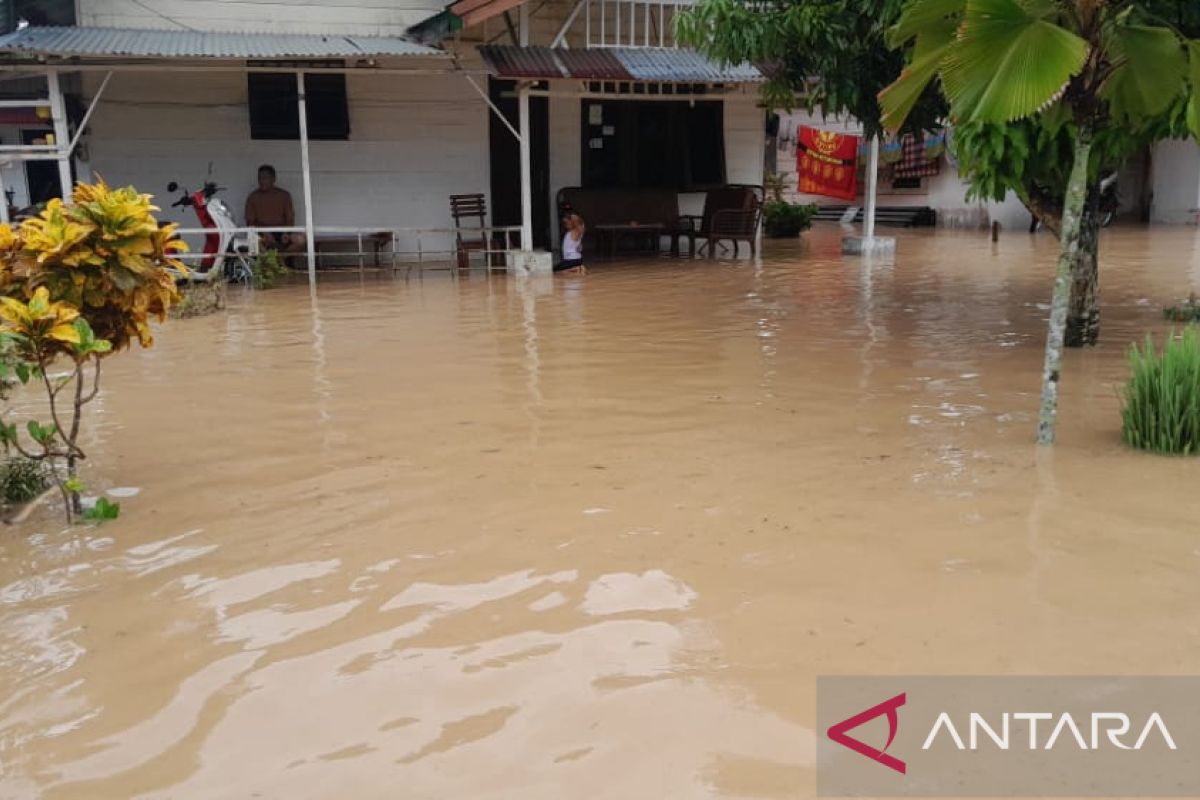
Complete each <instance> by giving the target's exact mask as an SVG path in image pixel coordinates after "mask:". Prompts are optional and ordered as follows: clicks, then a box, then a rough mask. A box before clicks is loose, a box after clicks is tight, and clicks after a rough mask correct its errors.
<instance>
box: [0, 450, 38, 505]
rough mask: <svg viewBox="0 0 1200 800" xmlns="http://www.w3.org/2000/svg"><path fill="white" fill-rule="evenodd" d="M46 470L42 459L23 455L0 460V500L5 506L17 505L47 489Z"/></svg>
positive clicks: (26, 501)
mask: <svg viewBox="0 0 1200 800" xmlns="http://www.w3.org/2000/svg"><path fill="white" fill-rule="evenodd" d="M47 470H48V467H47V466H46V463H45V462H44V461H36V460H34V459H32V458H25V457H24V456H16V457H14V458H8V459H5V460H4V461H3V462H0V502H2V503H3V504H4V505H6V506H19V505H21V504H22V503H28V502H29V501H30V500H32V499H33V498H35V497H37V496H38V495H39V494H41V493H42V492H44V491H46V490H47V489H49V488H50V475H49V473H48V471H47Z"/></svg>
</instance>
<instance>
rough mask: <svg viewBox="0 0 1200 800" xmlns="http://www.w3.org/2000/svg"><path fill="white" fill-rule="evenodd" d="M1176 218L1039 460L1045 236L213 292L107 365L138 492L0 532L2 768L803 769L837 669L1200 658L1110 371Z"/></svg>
mask: <svg viewBox="0 0 1200 800" xmlns="http://www.w3.org/2000/svg"><path fill="white" fill-rule="evenodd" d="M1198 244H1200V242H1198V240H1197V236H1196V234H1195V232H1194V231H1193V230H1182V229H1178V230H1171V229H1156V230H1152V231H1146V230H1124V231H1122V230H1115V231H1113V232H1111V233H1106V234H1105V238H1104V242H1103V248H1104V258H1103V281H1104V285H1103V288H1102V292H1103V297H1104V301H1105V305H1104V322H1103V325H1104V331H1103V344H1102V345H1101V346H1100V347H1099V348H1097V349H1095V350H1093V351H1090V352H1083V353H1072V354H1071V355H1070V356H1069V361H1068V365H1067V367H1066V371H1065V376H1064V388H1063V391H1064V397H1063V420H1062V425H1061V431H1060V443H1059V445H1058V446H1057V447H1056V448H1055V449H1054V451H1053V454H1052V456H1049V457H1047V456H1046V455H1045V454H1043V455H1042V456H1041V457H1039V456H1038V453H1037V452H1036V448H1035V447H1034V446H1033V445H1032V444H1031V441H1032V436H1033V429H1034V415H1035V412H1036V407H1037V390H1038V381H1039V370H1040V365H1041V359H1042V343H1043V334H1044V322H1043V319H1044V317H1045V315H1046V305H1045V304H1046V303H1047V301H1048V296H1049V289H1050V282H1051V280H1050V275H1051V272H1052V269H1053V256H1054V243H1053V241H1052V240H1050V239H1049V238H1048V237H1039V238H1036V239H1031V238H1030V237H1027V236H1024V235H1021V234H1008V235H1005V236H1003V237H1002V238H1001V241H1000V242H999V243H998V244H992V243H991V242H990V241H988V238H987V236H986V235H985V234H975V233H969V234H968V233H951V232H938V233H936V234H932V233H902V234H900V243H899V256H898V258H897V260H896V263H895V264H894V265H890V266H889V265H886V264H882V265H881V264H875V265H871V266H864V264H863V262H861V261H859V260H856V259H843V258H842V257H841V256H840V255H838V234H837V231H836V229H831V228H820V229H818V230H816V231H814V232H812V233H811V234H809V235H808V237H807V240H806V241H805V243H803V244H802V245H799V246H795V245H793V246H787V247H785V246H779V245H776V246H774V247H772V248H770V250H769V251H768V255H767V257H766V258H765V259H764V260H763V261H762V263H761V264H760V265H755V264H753V263H751V262H749V261H746V260H742V261H737V262H733V261H728V262H716V263H712V262H706V261H697V262H695V263H687V264H685V263H680V262H672V261H670V260H667V259H663V260H658V261H652V262H641V263H631V264H622V265H620V266H613V267H600V268H596V269H593V271H592V272H591V274H589V275H587V276H586V277H583V278H563V277H558V278H554V279H545V280H539V281H526V282H520V281H516V280H510V279H506V278H503V277H495V278H492V279H490V280H489V279H485V278H483V277H482V276H479V275H475V276H473V277H471V278H470V279H464V280H461V281H452V280H450V279H449V278H448V277H447V276H446V275H444V274H426V275H425V276H424V277H423V278H418V276H416V275H415V274H414V275H413V276H411V277H410V278H409V280H407V281H406V280H404V279H403V276H400V277H399V278H397V279H396V280H390V279H379V278H376V277H372V276H367V277H366V278H364V279H362V280H360V279H358V278H357V277H354V276H349V277H340V278H336V279H329V280H327V281H325V282H324V283H322V284H321V285H320V287H319V290H318V291H317V292H316V294H315V296H314V295H312V294H310V292H309V290H308V288H307V287H306V286H303V285H298V286H292V287H285V288H282V289H278V290H273V291H270V292H265V293H259V294H239V293H238V292H234V293H233V296H232V297H231V302H230V308H229V310H228V311H227V312H226V313H224V314H219V315H216V316H212V317H207V318H202V319H194V320H187V321H181V322H176V323H171V324H169V325H168V326H167V327H164V328H162V329H161V331H160V335H159V341H158V345H157V346H156V347H155V348H154V349H153V350H150V351H145V352H135V353H132V354H125V355H121V356H120V357H118V358H114V359H113V361H112V362H111V364H110V367H111V368H110V369H109V370H108V371H107V374H106V376H105V388H104V391H103V394H102V396H101V398H100V400H99V401H98V402H97V404H96V405H95V406H94V407H93V409H92V411H93V416H92V418H91V428H90V433H89V437H90V438H89V442H88V445H89V450H90V454H91V464H90V466H89V468H88V475H87V477H88V479H89V481H90V482H91V483H92V485H93V486H95V487H98V488H104V489H109V488H114V489H122V488H127V487H134V488H136V489H138V490H140V491H139V493H138V494H136V496H132V497H126V498H124V499H123V500H122V502H123V504H124V512H123V515H122V517H121V519H120V520H118V521H117V522H114V523H110V524H106V525H104V526H102V527H98V528H88V527H80V528H76V529H73V530H69V531H67V530H63V528H62V525H61V524H60V522H59V520H58V518H57V517H56V516H55V515H54V514H53V513H51V512H50V511H49V510H46V511H41V512H39V513H38V514H36V515H35V516H34V517H33V518H32V519H31V520H29V521H28V522H26V523H25V524H24V525H23V526H21V527H20V528H10V529H6V530H3V531H0V797H3V798H32V797H45V798H88V799H89V800H94V799H96V798H127V797H147V798H150V797H152V798H205V799H206V800H207V799H208V798H244V797H264V798H285V797H286V798H335V797H337V798H343V797H346V798H349V797H353V798H399V797H404V798H564V797H581V798H582V797H588V798H621V799H622V800H627V799H630V798H706V797H730V798H733V797H737V798H784V797H809V796H811V795H812V794H813V792H814V785H815V784H814V775H813V769H812V763H813V759H814V733H813V726H814V724H815V719H814V705H815V698H814V678H815V676H817V675H821V674H841V673H852V674H862V673H881V674H886V673H915V674H929V673H932V674H991V673H1028V674H1073V673H1078V674H1088V673H1093V674H1094V673H1100V674H1120V673H1133V674H1142V673H1178V672H1194V671H1195V669H1196V668H1197V665H1198V664H1200V616H1198V615H1197V613H1196V610H1197V608H1198V607H1200V580H1197V576H1198V574H1200V531H1198V523H1197V517H1198V515H1197V512H1198V511H1200V500H1197V493H1196V491H1197V489H1196V487H1197V480H1198V479H1200V463H1197V462H1194V461H1183V460H1176V459H1163V458H1157V457H1151V456H1144V455H1139V454H1135V453H1131V452H1128V451H1126V450H1125V449H1124V448H1123V447H1122V446H1121V444H1120V443H1119V441H1118V428H1119V418H1118V400H1117V394H1116V387H1117V385H1118V384H1119V383H1120V382H1121V381H1122V380H1123V379H1124V376H1125V372H1126V369H1125V361H1124V350H1125V348H1126V346H1127V345H1128V344H1129V342H1130V341H1132V340H1135V339H1140V338H1141V337H1142V336H1144V334H1145V333H1146V332H1148V331H1153V332H1156V333H1159V332H1162V331H1164V330H1165V325H1164V323H1163V322H1162V320H1161V315H1160V311H1159V308H1160V306H1161V305H1162V304H1164V303H1166V302H1169V301H1171V300H1173V299H1177V298H1179V297H1182V296H1186V294H1187V293H1188V292H1189V291H1191V290H1197V291H1200V247H1198ZM118 494H128V492H120V491H119V492H118Z"/></svg>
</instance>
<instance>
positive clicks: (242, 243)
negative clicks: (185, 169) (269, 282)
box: [167, 181, 258, 283]
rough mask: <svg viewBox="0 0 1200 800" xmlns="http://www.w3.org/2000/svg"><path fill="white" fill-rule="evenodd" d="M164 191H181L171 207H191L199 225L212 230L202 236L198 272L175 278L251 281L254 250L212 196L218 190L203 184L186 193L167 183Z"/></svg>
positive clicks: (256, 249) (251, 244)
mask: <svg viewBox="0 0 1200 800" xmlns="http://www.w3.org/2000/svg"><path fill="white" fill-rule="evenodd" d="M167 191H168V192H177V191H182V192H183V194H181V195H180V197H179V199H178V200H176V201H175V202H174V203H172V204H171V207H172V208H175V207H181V206H191V208H192V210H193V211H195V212H196V217H197V219H199V220H200V226H201V227H202V228H204V229H206V230H212V231H214V232H213V233H208V234H205V236H204V254H203V258H202V259H201V260H200V267H199V269H193V270H189V271H188V274H187V275H182V274H181V275H180V276H179V277H180V278H183V279H186V280H190V281H194V282H209V281H212V280H214V279H218V278H222V277H223V278H227V279H229V280H231V281H235V282H239V283H250V282H251V281H253V279H254V268H253V266H252V265H251V260H252V258H253V256H254V255H256V254H257V251H258V247H256V246H255V243H254V242H252V241H251V239H250V237H247V236H244V235H242V234H239V233H238V232H237V227H238V226H237V222H235V221H234V219H233V212H231V211H230V210H229V206H227V205H225V201H223V200H221V198H219V197H217V196H216V194H217V192H219V191H222V188H221V187H220V186H217V185H216V184H215V183H213V182H212V181H205V183H204V188H203V189H200V190H199V191H197V192H188V190H187V189H182V190H181V189H180V186H179V184H178V183H176V182H175V181H171V182H170V183H169V184H167Z"/></svg>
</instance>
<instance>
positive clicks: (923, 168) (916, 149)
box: [895, 133, 942, 178]
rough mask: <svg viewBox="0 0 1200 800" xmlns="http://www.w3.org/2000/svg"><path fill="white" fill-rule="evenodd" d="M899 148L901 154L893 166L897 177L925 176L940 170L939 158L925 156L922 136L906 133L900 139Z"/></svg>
mask: <svg viewBox="0 0 1200 800" xmlns="http://www.w3.org/2000/svg"><path fill="white" fill-rule="evenodd" d="M900 149H901V152H902V155H901V157H900V160H899V161H897V162H896V166H895V174H896V177H897V178H927V177H929V176H931V175H937V174H938V173H940V172H941V171H942V161H941V159H940V158H935V159H932V160H927V159H926V158H925V141H924V138H921V139H918V138H917V137H915V136H913V135H912V134H911V133H906V134H904V136H903V137H901V139H900Z"/></svg>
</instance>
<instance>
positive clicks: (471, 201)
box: [450, 194, 489, 269]
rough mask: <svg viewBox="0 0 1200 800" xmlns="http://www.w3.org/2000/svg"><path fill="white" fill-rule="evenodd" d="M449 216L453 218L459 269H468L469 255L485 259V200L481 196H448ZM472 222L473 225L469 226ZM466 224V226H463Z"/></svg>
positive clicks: (486, 235) (486, 234)
mask: <svg viewBox="0 0 1200 800" xmlns="http://www.w3.org/2000/svg"><path fill="white" fill-rule="evenodd" d="M450 216H452V217H454V239H455V253H456V256H457V259H458V268H459V269H469V268H470V266H471V253H473V252H481V253H483V254H484V258H485V260H486V258H487V251H488V249H489V247H488V231H487V200H486V199H485V198H484V196H483V195H482V194H452V195H450ZM472 222H473V224H471V223H472ZM464 223H467V224H464Z"/></svg>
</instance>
